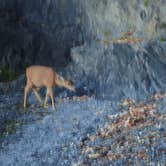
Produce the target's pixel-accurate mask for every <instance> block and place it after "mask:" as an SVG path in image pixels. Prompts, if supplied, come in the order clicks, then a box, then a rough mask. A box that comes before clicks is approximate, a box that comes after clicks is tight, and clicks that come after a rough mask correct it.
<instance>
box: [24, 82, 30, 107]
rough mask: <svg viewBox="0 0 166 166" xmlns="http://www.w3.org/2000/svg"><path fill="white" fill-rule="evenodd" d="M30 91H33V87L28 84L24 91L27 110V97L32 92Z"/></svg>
mask: <svg viewBox="0 0 166 166" xmlns="http://www.w3.org/2000/svg"><path fill="white" fill-rule="evenodd" d="M30 89H31V86H30V85H28V84H27V85H26V86H25V89H24V109H26V104H27V95H28V92H29V91H30Z"/></svg>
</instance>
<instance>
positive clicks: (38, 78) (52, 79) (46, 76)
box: [24, 66, 75, 109]
mask: <svg viewBox="0 0 166 166" xmlns="http://www.w3.org/2000/svg"><path fill="white" fill-rule="evenodd" d="M26 78H27V84H26V86H25V90H24V108H26V100H27V94H28V92H29V90H31V89H32V90H33V92H34V93H35V95H36V98H37V99H38V101H39V102H40V103H41V104H43V102H42V100H41V98H40V95H39V94H38V90H39V89H40V88H41V87H46V88H47V92H46V97H45V101H44V107H46V106H47V99H48V96H50V97H51V101H52V107H53V109H55V104H54V94H53V87H54V86H56V85H57V86H62V87H65V88H67V89H69V90H72V91H75V87H74V85H73V83H72V81H70V80H65V79H63V77H61V76H60V75H58V74H57V73H56V72H55V71H54V70H53V69H52V68H51V67H46V66H30V67H28V68H27V69H26Z"/></svg>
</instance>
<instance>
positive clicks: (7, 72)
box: [0, 67, 18, 82]
mask: <svg viewBox="0 0 166 166" xmlns="http://www.w3.org/2000/svg"><path fill="white" fill-rule="evenodd" d="M17 76H18V75H17V73H16V72H15V71H14V70H12V69H10V68H8V67H3V68H0V82H7V81H12V80H14V79H16V78H17Z"/></svg>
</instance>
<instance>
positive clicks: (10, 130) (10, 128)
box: [0, 121, 20, 138]
mask: <svg viewBox="0 0 166 166" xmlns="http://www.w3.org/2000/svg"><path fill="white" fill-rule="evenodd" d="M19 126H20V123H19V122H18V121H8V122H7V123H6V124H5V128H4V131H3V132H2V133H1V135H0V138H2V137H6V136H8V135H12V134H15V133H16V129H17V128H18V127H19Z"/></svg>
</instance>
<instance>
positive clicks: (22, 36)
mask: <svg viewBox="0 0 166 166" xmlns="http://www.w3.org/2000/svg"><path fill="white" fill-rule="evenodd" d="M81 32H82V29H81V26H80V8H79V3H77V1H75V0H70V1H68V0H56V1H54V0H46V1H45V0H41V1H34V0H25V1H20V0H13V1H10V0H6V1H3V0H1V1H0V36H1V39H0V66H1V67H3V66H7V67H9V68H12V69H13V70H16V72H20V71H22V70H23V69H24V68H25V66H27V65H30V64H42V65H49V66H55V67H64V66H66V64H67V63H68V61H69V60H70V48H71V47H73V46H75V45H78V44H80V43H82V35H81Z"/></svg>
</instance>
